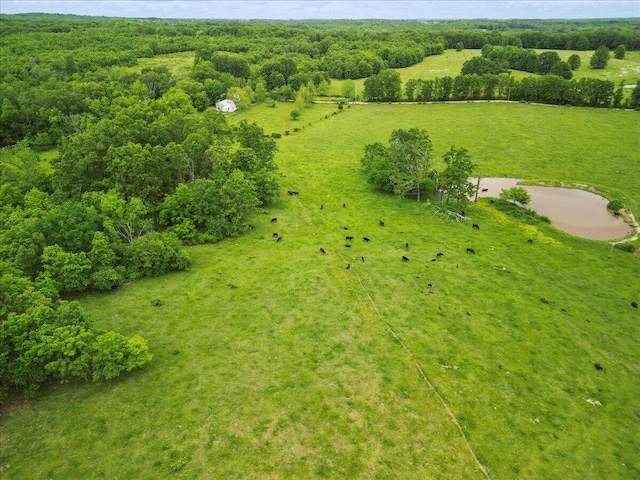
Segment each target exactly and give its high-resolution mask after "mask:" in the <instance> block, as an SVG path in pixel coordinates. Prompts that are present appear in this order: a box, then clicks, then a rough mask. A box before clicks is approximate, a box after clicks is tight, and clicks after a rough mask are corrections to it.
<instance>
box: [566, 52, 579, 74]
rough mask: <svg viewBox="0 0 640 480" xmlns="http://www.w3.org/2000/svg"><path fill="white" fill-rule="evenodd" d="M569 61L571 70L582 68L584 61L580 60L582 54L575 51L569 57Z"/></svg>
mask: <svg viewBox="0 0 640 480" xmlns="http://www.w3.org/2000/svg"><path fill="white" fill-rule="evenodd" d="M567 63H568V64H569V66H571V70H577V69H579V68H580V65H581V64H582V61H581V60H580V55H578V54H577V53H574V54H573V55H569V58H568V59H567Z"/></svg>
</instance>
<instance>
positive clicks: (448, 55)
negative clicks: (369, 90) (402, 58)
mask: <svg viewBox="0 0 640 480" xmlns="http://www.w3.org/2000/svg"><path fill="white" fill-rule="evenodd" d="M479 55H480V50H472V49H466V50H462V51H461V52H456V51H455V50H445V51H444V53H442V54H441V55H432V56H429V57H426V58H425V59H424V60H422V62H420V63H418V64H416V65H412V66H411V67H407V68H396V69H395V70H396V71H397V72H398V73H400V78H401V79H402V85H403V89H404V85H405V84H406V83H407V81H408V80H411V79H419V78H422V79H433V78H436V77H439V78H442V77H446V76H450V77H455V76H456V75H460V69H461V68H462V64H463V63H464V62H466V61H467V60H469V59H470V58H473V57H477V56H479ZM364 80H365V79H364V78H360V79H357V80H354V82H355V84H356V94H358V95H359V96H360V97H362V93H363V92H364ZM343 82H344V80H335V79H333V80H331V85H330V86H329V96H335V97H339V96H340V95H341V92H342V83H343Z"/></svg>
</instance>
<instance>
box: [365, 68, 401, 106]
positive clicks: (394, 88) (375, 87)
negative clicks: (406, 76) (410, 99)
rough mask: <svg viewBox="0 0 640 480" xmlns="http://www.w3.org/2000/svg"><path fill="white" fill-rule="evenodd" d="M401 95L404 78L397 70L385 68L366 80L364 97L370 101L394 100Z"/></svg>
mask: <svg viewBox="0 0 640 480" xmlns="http://www.w3.org/2000/svg"><path fill="white" fill-rule="evenodd" d="M401 96H402V80H400V74H399V73H398V72H396V71H395V70H391V69H386V70H383V71H382V72H380V73H379V74H377V75H371V76H370V77H369V78H367V79H366V80H365V81H364V97H365V98H366V99H367V100H368V101H370V102H394V101H397V100H400V97H401Z"/></svg>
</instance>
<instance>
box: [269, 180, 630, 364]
mask: <svg viewBox="0 0 640 480" xmlns="http://www.w3.org/2000/svg"><path fill="white" fill-rule="evenodd" d="M287 193H288V194H289V195H291V196H297V195H299V192H297V191H294V190H288V191H287ZM342 207H343V208H346V203H343V204H342ZM320 210H324V205H320ZM462 215H463V216H464V215H465V213H464V212H462ZM277 221H278V218H277V217H273V218H272V219H271V220H270V223H276V222H277ZM378 225H379V226H380V227H384V226H385V222H384V221H383V220H379V221H378ZM343 229H344V230H349V227H346V226H344V227H343ZM471 229H472V230H480V225H478V224H477V223H472V224H471ZM401 233H404V232H401ZM273 237H274V238H275V239H276V242H281V241H282V236H281V235H280V234H279V233H276V232H274V233H273ZM354 238H355V237H354V236H353V235H346V236H345V242H346V243H345V244H344V246H345V247H346V248H351V247H352V244H351V242H352V241H353V240H354ZM362 241H363V242H367V243H368V242H370V241H371V238H370V237H362ZM527 243H528V244H533V243H534V240H533V239H532V238H529V239H527ZM404 249H405V250H406V251H409V242H405V244H404ZM319 251H320V253H321V254H323V255H326V254H327V251H326V250H325V248H324V247H320V250H319ZM466 253H470V254H474V255H475V253H476V251H475V250H474V249H473V248H471V247H466ZM442 256H444V253H443V252H438V253H436V256H435V258H432V259H431V261H432V262H435V261H437V260H438V259H439V258H440V257H442ZM354 258H357V257H354ZM401 258H402V261H403V262H404V263H408V262H409V257H407V256H406V255H402V257H401ZM360 260H361V261H362V262H363V263H364V261H365V257H364V256H361V257H360ZM345 268H346V269H347V270H350V269H351V264H350V263H346V266H345ZM456 268H460V265H459V264H456ZM431 286H432V284H429V287H430V288H431ZM429 293H433V292H432V291H430V292H429ZM540 300H541V301H542V303H545V304H548V303H549V301H548V300H547V299H545V298H541V299H540ZM631 306H632V307H633V308H636V309H637V308H638V303H637V302H635V301H634V302H631ZM439 308H440V309H441V310H442V307H439ZM563 311H564V309H563ZM467 315H471V314H470V313H469V312H467ZM594 367H595V368H596V369H597V370H604V369H603V368H602V366H601V365H600V364H599V363H594ZM500 368H502V365H500Z"/></svg>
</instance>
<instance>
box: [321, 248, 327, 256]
mask: <svg viewBox="0 0 640 480" xmlns="http://www.w3.org/2000/svg"><path fill="white" fill-rule="evenodd" d="M320 253H322V254H323V255H324V254H325V253H327V252H326V251H325V249H324V248H322V247H320Z"/></svg>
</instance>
